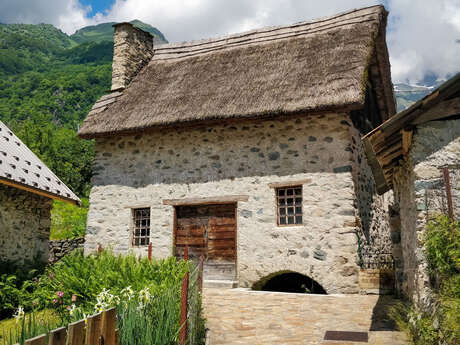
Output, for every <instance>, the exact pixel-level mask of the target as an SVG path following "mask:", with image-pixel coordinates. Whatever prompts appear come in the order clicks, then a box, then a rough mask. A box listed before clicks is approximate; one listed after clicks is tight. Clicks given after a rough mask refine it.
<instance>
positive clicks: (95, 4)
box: [80, 0, 115, 17]
mask: <svg viewBox="0 0 460 345" xmlns="http://www.w3.org/2000/svg"><path fill="white" fill-rule="evenodd" d="M114 2H115V1H114V0H80V3H81V4H82V5H83V6H91V11H90V12H88V13H87V16H88V17H92V16H94V15H95V14H96V13H97V12H100V13H104V12H105V11H106V10H108V9H109V8H110V6H112V4H113V3H114Z"/></svg>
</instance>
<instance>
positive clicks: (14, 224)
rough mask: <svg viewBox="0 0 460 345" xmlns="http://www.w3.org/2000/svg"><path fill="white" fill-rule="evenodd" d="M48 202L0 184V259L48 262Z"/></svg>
mask: <svg viewBox="0 0 460 345" xmlns="http://www.w3.org/2000/svg"><path fill="white" fill-rule="evenodd" d="M52 205H53V203H52V200H51V199H48V198H45V197H42V196H38V195H36V194H32V193H29V192H26V191H22V190H20V189H17V188H13V187H8V186H5V185H2V184H0V260H2V261H3V260H4V261H16V262H19V263H20V262H23V261H24V260H31V261H32V260H35V259H38V260H40V261H42V262H48V240H49V236H50V225H51V214H50V212H51V207H52Z"/></svg>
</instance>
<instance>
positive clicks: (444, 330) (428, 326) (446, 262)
mask: <svg viewBox="0 0 460 345" xmlns="http://www.w3.org/2000/svg"><path fill="white" fill-rule="evenodd" d="M459 235H460V222H450V221H449V219H448V218H447V217H446V216H444V215H440V216H437V217H435V218H434V219H432V220H431V221H430V222H428V224H427V231H426V233H425V243H424V244H425V252H426V257H427V261H428V268H429V272H430V274H431V276H432V282H433V283H434V286H433V292H434V295H435V301H434V302H435V303H434V306H433V309H432V311H431V312H430V313H428V312H424V311H422V310H420V309H419V308H417V307H416V306H415V305H410V304H405V305H404V304H400V305H398V306H396V307H394V308H393V309H392V310H391V312H390V316H391V317H392V318H393V319H394V320H395V321H396V323H397V324H398V326H399V328H400V329H402V330H404V331H405V332H406V333H407V334H408V335H409V337H410V338H411V341H412V343H413V344H416V345H430V344H433V345H434V344H446V345H447V344H458V339H460V236H459Z"/></svg>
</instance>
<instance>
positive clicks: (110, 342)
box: [16, 308, 119, 345]
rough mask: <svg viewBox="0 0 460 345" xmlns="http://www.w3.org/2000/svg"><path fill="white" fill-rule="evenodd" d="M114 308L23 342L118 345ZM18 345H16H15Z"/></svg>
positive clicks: (29, 344)
mask: <svg viewBox="0 0 460 345" xmlns="http://www.w3.org/2000/svg"><path fill="white" fill-rule="evenodd" d="M116 321H117V313H116V310H115V308H111V309H109V310H106V311H103V312H102V313H99V314H96V315H92V316H89V317H88V318H87V319H83V320H79V321H77V322H74V323H71V324H69V325H68V327H67V328H66V327H60V328H57V329H54V330H52V331H51V332H50V333H49V334H41V335H39V336H36V337H34V338H31V339H28V340H26V341H25V343H24V344H25V345H46V344H48V345H118V343H119V341H118V330H117V329H116ZM16 345H18V344H16Z"/></svg>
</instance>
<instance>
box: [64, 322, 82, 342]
mask: <svg viewBox="0 0 460 345" xmlns="http://www.w3.org/2000/svg"><path fill="white" fill-rule="evenodd" d="M68 334H69V341H68V345H84V343H85V320H80V321H77V322H74V323H71V324H70V325H69V332H68Z"/></svg>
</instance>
